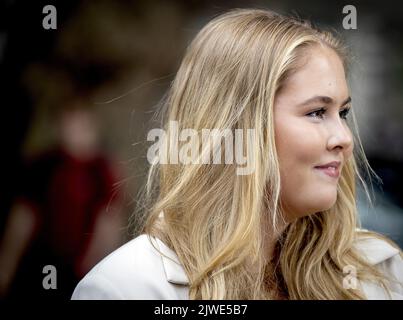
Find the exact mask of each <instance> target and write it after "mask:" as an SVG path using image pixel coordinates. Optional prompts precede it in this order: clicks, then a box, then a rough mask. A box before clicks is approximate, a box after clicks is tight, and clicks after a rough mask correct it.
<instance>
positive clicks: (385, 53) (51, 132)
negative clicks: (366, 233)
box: [0, 0, 403, 299]
mask: <svg viewBox="0 0 403 320" xmlns="http://www.w3.org/2000/svg"><path fill="white" fill-rule="evenodd" d="M0 3H1V4H0V70H1V72H0V78H1V92H2V94H1V103H2V110H3V122H2V125H1V131H2V134H1V136H2V137H3V146H4V147H3V148H2V149H3V151H4V155H3V157H2V160H1V161H2V165H1V167H0V170H1V171H2V174H1V176H2V184H1V193H0V197H1V198H0V206H1V210H0V214H1V215H0V233H1V241H0V297H1V298H3V299H13V298H22V297H31V298H32V297H37V298H46V299H69V298H70V296H71V293H72V291H73V289H74V287H75V285H76V284H77V282H78V281H79V279H81V277H83V276H84V275H85V273H87V272H88V271H89V270H90V269H91V268H92V266H94V265H95V264H96V263H97V262H98V261H100V260H101V259H102V258H103V257H105V256H106V255H107V254H108V253H110V252H111V251H113V250H114V249H116V248H117V247H118V246H120V245H121V244H123V243H125V242H126V241H127V240H129V239H130V237H131V235H130V232H128V229H127V219H128V216H129V215H130V214H131V213H132V212H133V209H134V206H135V204H136V201H135V197H136V194H137V192H138V190H139V187H141V186H142V184H143V183H144V178H145V175H146V169H147V166H148V163H147V159H146V150H147V147H148V145H147V144H146V135H147V131H148V130H149V129H150V121H151V117H152V116H153V113H154V111H155V110H156V109H157V107H158V102H159V100H160V99H161V98H162V96H163V94H164V93H165V92H166V90H167V89H168V86H169V84H170V82H171V81H172V80H173V77H174V75H175V72H176V70H177V68H178V66H179V63H180V60H181V58H182V56H183V54H184V50H185V48H186V46H187V44H188V43H189V41H190V40H191V39H192V38H193V37H194V35H195V34H196V33H197V32H198V30H200V28H201V27H202V26H203V25H204V24H205V23H207V22H208V21H209V20H210V19H211V18H213V17H214V16H215V15H218V14H220V13H223V12H224V11H226V10H228V9H231V8H235V7H257V8H268V9H272V10H275V11H278V12H280V13H293V14H298V16H300V17H302V18H307V19H311V20H312V21H314V22H315V23H316V24H317V25H319V26H325V27H328V28H329V27H330V28H333V29H334V30H336V31H338V32H339V33H340V34H341V35H342V37H343V38H344V39H345V40H346V42H347V44H349V45H350V47H351V50H352V51H353V52H354V55H355V59H354V61H353V66H352V74H353V76H352V78H351V86H352V92H353V100H354V108H355V113H356V116H357V118H358V125H359V130H360V136H361V139H362V142H363V146H364V149H365V151H366V154H367V157H368V159H369V163H370V165H371V166H372V168H373V169H374V170H375V172H376V173H377V174H378V175H379V177H380V178H381V179H382V180H383V184H379V183H378V184H375V185H374V189H373V192H374V196H375V202H374V206H373V207H371V206H370V205H369V203H368V201H367V200H366V199H365V197H364V196H363V193H362V191H360V192H359V196H358V200H359V202H358V205H359V212H360V215H361V220H362V225H363V227H364V228H368V229H371V230H376V231H379V232H382V233H384V234H386V235H387V236H389V237H390V238H392V239H393V240H394V241H396V242H397V243H398V244H399V245H400V246H401V247H403V195H402V193H403V187H402V186H401V185H400V181H401V180H402V178H403V107H402V103H403V91H402V87H403V59H402V58H403V12H402V11H401V8H400V7H396V4H395V3H394V2H392V1H390V2H388V1H383V2H382V5H380V4H379V2H375V1H351V2H346V1H344V2H343V1H340V2H338V1H334V2H331V3H328V2H326V3H325V2H323V1H309V0H305V1H296V0H295V1H291V0H288V1H287V0H281V1H263V0H262V1H195V0H182V1H179V0H177V1H162V0H160V1H156V0H155V1H145V0H144V1H142V0H131V1H130V0H127V1H123V0H115V1H112V0H97V1H91V0H86V1H77V0H69V1H41V0H36V1H18V0H14V1H13V0H2V1H1V2H0ZM49 4H52V5H54V6H55V8H56V9H57V29H56V30H52V29H50V30H45V29H44V28H43V26H42V20H43V19H44V17H45V16H46V14H44V13H43V12H42V10H43V8H44V7H45V6H46V5H49ZM348 4H350V5H354V6H355V7H356V9H357V29H356V30H344V29H343V25H342V21H343V18H344V17H345V15H344V14H343V12H342V10H343V7H344V6H345V5H348ZM45 265H54V266H55V267H56V269H57V272H58V273H57V277H58V278H57V290H44V289H43V286H42V281H43V277H44V275H45V274H44V273H43V267H44V266H45Z"/></svg>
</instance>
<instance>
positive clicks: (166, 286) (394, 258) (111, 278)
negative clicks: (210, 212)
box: [72, 234, 403, 300]
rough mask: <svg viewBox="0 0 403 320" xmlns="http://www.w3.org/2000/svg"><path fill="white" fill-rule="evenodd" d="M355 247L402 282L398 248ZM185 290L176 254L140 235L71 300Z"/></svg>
mask: <svg viewBox="0 0 403 320" xmlns="http://www.w3.org/2000/svg"><path fill="white" fill-rule="evenodd" d="M150 241H152V242H153V243H154V244H155V245H156V247H157V248H158V249H159V250H160V251H161V252H162V253H163V255H165V256H167V257H165V256H163V255H161V254H160V253H159V252H158V251H156V250H155V248H154V247H153V246H152V244H151V242H150ZM357 247H358V248H359V250H361V251H362V253H363V255H364V256H365V257H366V258H367V259H368V261H369V262H370V263H371V264H372V265H374V266H376V267H377V268H378V269H379V270H381V271H382V272H384V273H385V274H387V275H390V276H394V277H395V278H396V279H398V280H399V281H401V282H403V259H402V258H401V256H400V254H399V250H398V249H396V248H394V247H392V246H391V245H389V244H388V243H386V242H385V241H382V240H379V239H376V238H366V239H363V240H360V241H359V242H357ZM168 257H169V258H168ZM171 259H172V260H171ZM360 285H361V286H362V289H363V291H364V293H365V294H366V296H367V298H368V299H371V300H374V299H376V300H381V299H389V298H388V296H387V295H386V293H385V291H384V290H383V289H382V288H381V287H380V286H378V285H376V284H372V283H360ZM391 290H392V298H393V299H399V300H403V285H399V284H398V283H394V284H393V285H392V286H391ZM188 292H189V290H188V279H187V276H186V274H185V272H184V270H183V268H182V266H181V264H180V263H179V261H178V257H177V255H176V254H175V253H174V252H173V251H172V250H171V249H169V248H168V247H167V246H166V245H165V244H164V243H163V242H162V241H161V240H159V239H157V238H154V237H149V236H148V235H145V234H143V235H140V236H138V237H137V238H135V239H133V240H131V241H129V242H128V243H126V244H124V245H123V246H122V247H120V248H118V249H117V250H115V251H114V252H112V253H111V254H110V255H108V256H107V257H106V258H104V259H103V260H102V261H101V262H99V263H98V264H97V265H96V266H95V267H94V268H93V269H92V270H91V271H90V272H89V273H88V274H87V275H86V276H85V277H84V278H83V279H82V280H81V281H80V282H79V283H78V285H77V287H76V288H75V290H74V292H73V296H72V299H73V300H79V299H82V300H87V299H115V300H120V299H124V300H130V299H135V300H159V299H161V300H165V299H169V300H185V299H188V298H189V295H188Z"/></svg>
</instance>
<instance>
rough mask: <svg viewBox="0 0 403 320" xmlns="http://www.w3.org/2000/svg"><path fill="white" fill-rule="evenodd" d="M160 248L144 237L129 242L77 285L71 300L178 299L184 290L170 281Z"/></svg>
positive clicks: (153, 239) (157, 240)
mask: <svg viewBox="0 0 403 320" xmlns="http://www.w3.org/2000/svg"><path fill="white" fill-rule="evenodd" d="M161 247H162V248H163V249H164V247H163V243H162V242H161V241H160V240H159V239H156V238H153V237H150V236H148V235H145V234H144V235H140V236H138V237H137V238H135V239H133V240H131V241H129V242H127V243H126V244H124V245H123V246H121V247H120V248H118V249H117V250H115V251H114V252H112V253H111V254H110V255H108V256H107V257H105V258H104V259H103V260H101V261H100V262H99V263H98V264H97V265H96V266H95V267H94V268H93V269H92V270H91V271H90V272H89V273H88V274H87V275H86V276H85V277H84V278H83V279H82V280H81V281H80V282H79V283H78V285H77V287H76V288H75V290H74V292H73V296H72V299H73V300H76V299H179V298H180V297H181V295H183V294H185V291H184V288H181V286H178V285H175V284H172V283H170V282H168V281H167V277H166V271H165V267H164V263H163V259H162V256H161V253H160V251H161Z"/></svg>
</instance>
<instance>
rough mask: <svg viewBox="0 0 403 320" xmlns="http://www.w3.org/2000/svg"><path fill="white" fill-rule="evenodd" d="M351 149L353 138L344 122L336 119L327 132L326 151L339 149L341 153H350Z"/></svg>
mask: <svg viewBox="0 0 403 320" xmlns="http://www.w3.org/2000/svg"><path fill="white" fill-rule="evenodd" d="M352 148H353V137H352V134H351V131H350V129H349V127H348V126H347V123H346V122H345V120H342V119H340V118H339V119H338V120H336V121H335V122H334V123H333V124H332V125H331V129H330V131H329V138H328V141H327V149H328V150H329V151H332V150H334V149H340V150H341V151H343V152H350V151H352Z"/></svg>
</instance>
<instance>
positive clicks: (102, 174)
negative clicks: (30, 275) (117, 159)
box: [22, 150, 115, 276]
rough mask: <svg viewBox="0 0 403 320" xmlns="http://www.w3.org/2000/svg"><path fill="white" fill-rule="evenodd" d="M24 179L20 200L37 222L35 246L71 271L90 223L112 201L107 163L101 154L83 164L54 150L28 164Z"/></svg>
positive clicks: (89, 235) (87, 236)
mask: <svg viewBox="0 0 403 320" xmlns="http://www.w3.org/2000/svg"><path fill="white" fill-rule="evenodd" d="M25 179H26V181H25V182H23V183H24V191H23V192H22V196H23V198H24V199H25V201H28V203H30V204H31V206H32V207H33V208H35V209H34V210H35V213H36V214H37V216H38V218H39V219H38V221H39V223H38V226H37V227H38V232H39V234H38V238H39V240H40V243H41V244H43V245H45V246H46V247H47V248H48V249H49V250H50V251H51V252H52V254H54V255H57V256H58V257H60V259H61V260H62V261H64V262H65V263H66V264H68V265H71V266H72V267H73V268H74V269H76V270H77V266H78V265H79V264H80V263H81V260H82V258H83V255H84V254H85V252H86V249H87V247H88V245H89V243H90V240H91V238H92V233H93V230H94V224H95V221H96V219H97V217H98V215H99V213H100V212H101V210H102V209H103V208H104V207H106V206H107V205H108V203H109V202H110V201H111V200H112V195H113V184H114V182H115V177H114V174H113V173H112V170H111V167H110V165H109V163H108V162H107V160H106V159H105V158H104V157H101V156H97V157H94V158H93V159H89V160H85V161H83V160H79V159H75V158H73V157H71V156H70V155H68V154H67V153H66V152H64V151H61V150H55V151H52V152H49V153H46V154H44V155H43V156H41V157H38V158H37V159H36V160H34V161H32V162H31V164H30V165H29V166H28V167H27V171H26V172H25V178H24V180H25ZM78 276H81V275H78Z"/></svg>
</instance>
